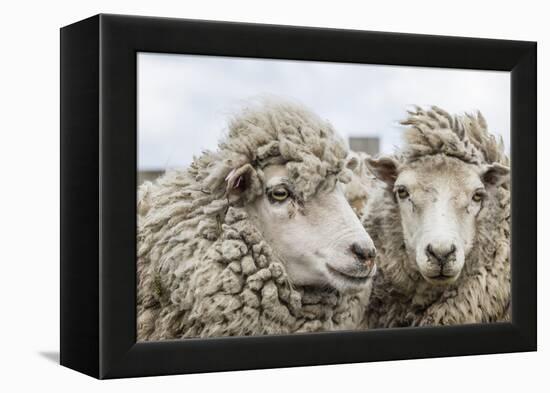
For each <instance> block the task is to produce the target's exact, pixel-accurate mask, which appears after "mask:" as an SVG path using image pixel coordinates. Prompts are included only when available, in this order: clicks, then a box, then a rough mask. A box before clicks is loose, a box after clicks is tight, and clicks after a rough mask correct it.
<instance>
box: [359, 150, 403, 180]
mask: <svg viewBox="0 0 550 393" xmlns="http://www.w3.org/2000/svg"><path fill="white" fill-rule="evenodd" d="M365 162H366V164H367V166H368V167H369V169H370V171H371V172H372V174H373V175H374V176H376V177H377V178H378V179H379V180H382V181H383V182H385V183H387V184H389V185H393V183H395V180H396V179H397V175H398V172H397V161H395V160H394V159H393V158H390V157H380V158H378V159H374V158H367V159H366V161H365Z"/></svg>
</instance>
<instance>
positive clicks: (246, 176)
mask: <svg viewBox="0 0 550 393" xmlns="http://www.w3.org/2000/svg"><path fill="white" fill-rule="evenodd" d="M225 181H226V193H227V195H228V196H229V197H239V196H240V195H241V194H242V193H243V192H245V191H248V190H252V191H253V194H257V193H258V191H261V183H260V180H259V178H258V175H257V173H256V171H255V170H254V168H253V167H252V165H250V164H245V165H243V166H241V167H240V168H235V169H232V170H231V172H229V174H228V175H227V176H226V178H225ZM254 191H257V192H254Z"/></svg>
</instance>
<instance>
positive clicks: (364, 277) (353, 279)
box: [326, 263, 375, 285]
mask: <svg viewBox="0 0 550 393" xmlns="http://www.w3.org/2000/svg"><path fill="white" fill-rule="evenodd" d="M326 266H327V270H328V271H329V273H330V274H332V275H333V276H335V277H338V278H339V279H341V280H344V281H345V282H347V283H349V284H353V285H363V284H365V283H367V281H368V280H369V279H370V278H371V277H372V275H373V274H374V271H375V269H374V268H373V269H369V270H367V271H365V272H364V273H361V274H358V275H353V276H352V275H350V274H347V273H344V272H342V271H340V270H338V269H335V268H333V267H332V266H330V265H329V264H328V263H327V264H326Z"/></svg>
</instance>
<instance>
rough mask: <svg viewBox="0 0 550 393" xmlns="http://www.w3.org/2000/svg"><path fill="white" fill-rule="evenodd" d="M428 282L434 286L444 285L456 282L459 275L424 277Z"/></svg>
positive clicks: (441, 274)
mask: <svg viewBox="0 0 550 393" xmlns="http://www.w3.org/2000/svg"><path fill="white" fill-rule="evenodd" d="M424 277H425V278H426V280H427V281H428V282H430V283H432V284H438V285H444V284H450V283H452V282H454V281H455V280H456V279H457V278H458V274H443V273H440V274H436V275H433V276H424Z"/></svg>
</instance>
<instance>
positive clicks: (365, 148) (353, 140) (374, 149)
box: [349, 136, 380, 156]
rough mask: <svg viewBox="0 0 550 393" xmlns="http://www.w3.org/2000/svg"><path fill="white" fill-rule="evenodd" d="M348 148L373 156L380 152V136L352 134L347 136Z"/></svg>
mask: <svg viewBox="0 0 550 393" xmlns="http://www.w3.org/2000/svg"><path fill="white" fill-rule="evenodd" d="M349 148H350V149H351V150H353V151H362V152H364V153H367V154H369V155H371V156H375V155H377V154H378V153H380V138H378V137H377V136H362V137H355V136H352V137H350V138H349Z"/></svg>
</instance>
